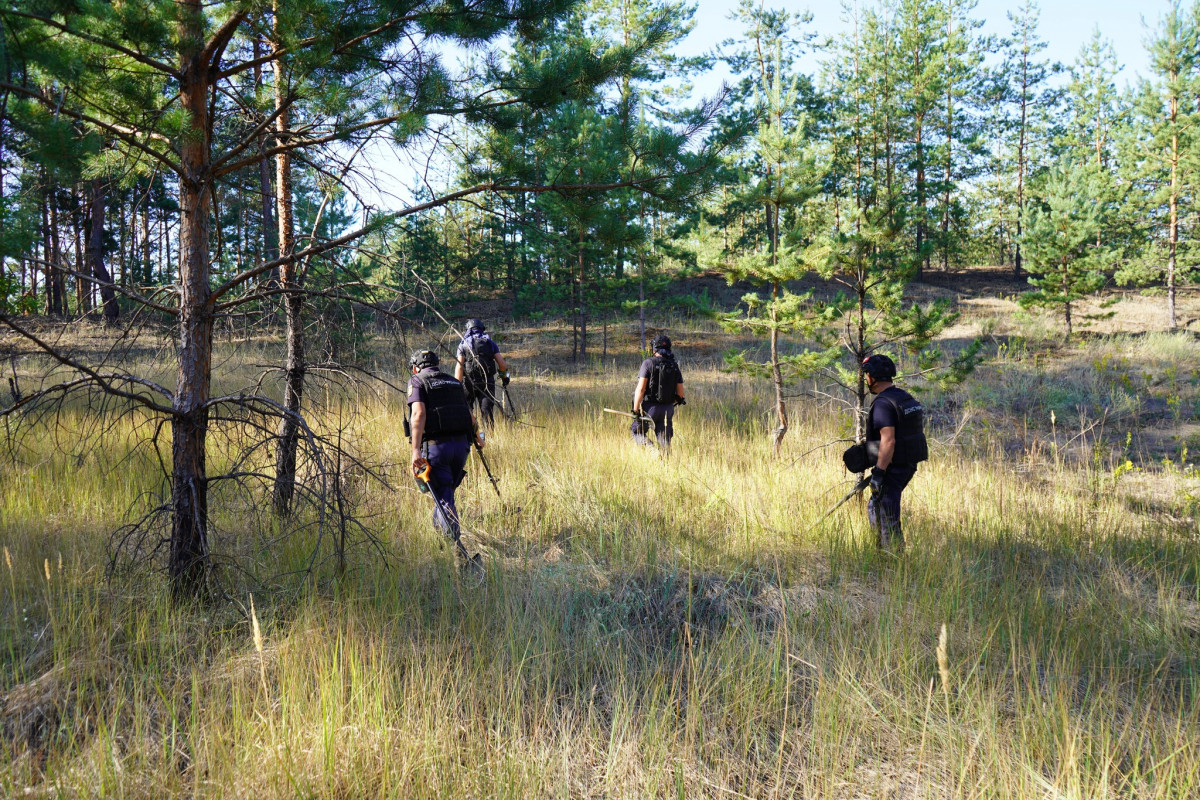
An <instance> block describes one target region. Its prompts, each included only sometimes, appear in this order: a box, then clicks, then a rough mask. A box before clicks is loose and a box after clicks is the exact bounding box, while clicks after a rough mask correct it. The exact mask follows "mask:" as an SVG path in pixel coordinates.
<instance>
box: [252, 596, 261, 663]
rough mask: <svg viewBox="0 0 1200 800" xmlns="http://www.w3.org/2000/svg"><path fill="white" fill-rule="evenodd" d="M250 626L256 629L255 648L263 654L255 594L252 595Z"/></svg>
mask: <svg viewBox="0 0 1200 800" xmlns="http://www.w3.org/2000/svg"><path fill="white" fill-rule="evenodd" d="M250 628H251V630H253V631H254V649H255V650H257V651H258V654H259V655H260V656H261V655H262V654H263V640H262V629H261V628H259V627H258V614H256V613H255V612H254V595H250Z"/></svg>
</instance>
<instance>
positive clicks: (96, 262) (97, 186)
mask: <svg viewBox="0 0 1200 800" xmlns="http://www.w3.org/2000/svg"><path fill="white" fill-rule="evenodd" d="M104 213H105V196H104V183H103V182H102V181H100V180H99V179H97V180H94V181H92V210H91V217H92V218H91V227H90V229H89V231H88V247H87V249H88V263H89V264H90V266H91V270H90V271H91V273H92V277H93V278H95V279H96V282H97V283H98V284H100V302H101V303H102V304H103V305H104V319H105V321H106V322H108V323H109V324H110V325H111V324H113V323H115V322H116V321H117V317H118V316H119V315H120V313H121V312H120V309H119V308H118V307H117V293H116V290H115V289H113V282H112V276H111V275H110V274H109V272H108V268H107V267H106V266H105V265H104Z"/></svg>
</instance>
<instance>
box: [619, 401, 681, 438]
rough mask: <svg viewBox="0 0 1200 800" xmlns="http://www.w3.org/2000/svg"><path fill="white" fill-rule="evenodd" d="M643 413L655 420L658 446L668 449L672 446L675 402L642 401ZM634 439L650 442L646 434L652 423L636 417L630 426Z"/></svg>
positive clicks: (655, 434)
mask: <svg viewBox="0 0 1200 800" xmlns="http://www.w3.org/2000/svg"><path fill="white" fill-rule="evenodd" d="M642 413H643V414H645V415H646V416H647V417H649V418H650V419H652V420H653V421H654V438H655V439H656V440H657V441H658V446H659V447H661V448H663V449H664V450H666V449H667V448H669V447H670V446H671V437H672V436H674V435H675V424H674V418H675V405H674V404H673V403H642ZM629 432H630V433H632V434H633V440H634V441H635V442H637V443H638V444H649V440H647V439H646V434H648V433H649V432H650V423H649V422H645V421H643V420H640V419H635V420H634V421H633V424H632V425H631V426H629Z"/></svg>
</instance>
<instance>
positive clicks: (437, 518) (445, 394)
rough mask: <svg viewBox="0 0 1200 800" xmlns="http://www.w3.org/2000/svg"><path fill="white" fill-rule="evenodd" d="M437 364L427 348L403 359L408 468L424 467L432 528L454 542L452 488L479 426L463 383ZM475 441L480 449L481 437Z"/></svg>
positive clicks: (456, 524)
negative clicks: (406, 372) (409, 375)
mask: <svg viewBox="0 0 1200 800" xmlns="http://www.w3.org/2000/svg"><path fill="white" fill-rule="evenodd" d="M438 363H439V359H438V354H437V353H435V352H433V351H432V350H419V351H417V352H415V353H413V354H412V357H411V358H410V359H409V361H408V365H409V370H410V371H411V373H412V378H411V379H410V380H409V382H408V406H409V408H410V409H411V412H412V417H411V420H410V422H409V423H408V427H409V434H410V438H411V440H412V471H413V474H414V475H417V474H419V473H420V472H422V471H423V470H424V468H425V465H426V464H428V465H429V467H430V472H431V475H430V480H429V488H430V490H431V491H432V492H433V495H434V498H435V499H436V501H437V502H436V503H434V508H433V524H434V527H436V528H437V529H438V530H440V531H441V532H442V535H443V536H445V537H446V539H448V540H450V541H452V542H457V541H458V538H459V536H460V535H461V529H460V527H459V522H458V508H457V506H455V504H454V490H455V489H457V488H458V485H459V484H460V483H462V479H463V476H465V475H466V474H467V471H466V465H467V457H468V456H470V455H471V444H472V442H473V441H476V439H477V438H478V434H477V433H476V431H477V430H478V429H477V427H476V425H475V417H474V415H473V414H472V413H471V407H470V406H468V405H467V396H466V393H465V392H464V391H463V385H462V383H461V382H460V381H459V380H457V379H456V378H454V377H453V376H451V375H447V374H446V373H445V372H442V371H441V370H440V369H439V368H438ZM476 443H477V444H478V446H479V447H483V442H482V440H479V441H477V442H476ZM456 552H457V550H456Z"/></svg>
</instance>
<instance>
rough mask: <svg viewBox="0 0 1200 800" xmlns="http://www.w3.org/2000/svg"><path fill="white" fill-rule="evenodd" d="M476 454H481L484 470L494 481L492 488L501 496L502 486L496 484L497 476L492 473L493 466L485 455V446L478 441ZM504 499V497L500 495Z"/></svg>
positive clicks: (497, 495) (489, 478)
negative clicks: (481, 445)
mask: <svg viewBox="0 0 1200 800" xmlns="http://www.w3.org/2000/svg"><path fill="white" fill-rule="evenodd" d="M474 447H475V455H477V456H479V463H480V464H483V471H484V472H486V473H487V476H488V480H489V481H491V482H492V489H493V490H495V492H496V497H500V487H499V486H497V485H496V477H495V476H494V475H492V468H491V467H489V466H488V463H487V459H485V458H484V457H483V448H482V447H480V446H479V443H478V442H475V443H474ZM500 499H501V500H503V499H504V498H503V497H500Z"/></svg>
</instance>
